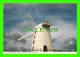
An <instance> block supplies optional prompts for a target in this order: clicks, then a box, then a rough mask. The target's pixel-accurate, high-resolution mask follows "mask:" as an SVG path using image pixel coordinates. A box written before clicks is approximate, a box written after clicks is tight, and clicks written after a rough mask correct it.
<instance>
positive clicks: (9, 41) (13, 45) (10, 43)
mask: <svg viewBox="0 0 80 57" xmlns="http://www.w3.org/2000/svg"><path fill="white" fill-rule="evenodd" d="M20 37H21V35H20V34H19V33H13V34H9V33H4V51H22V50H21V48H25V47H24V46H23V45H24V44H25V43H27V42H26V40H25V39H22V40H21V41H18V39H19V38H20Z"/></svg>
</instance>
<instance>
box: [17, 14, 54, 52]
mask: <svg viewBox="0 0 80 57" xmlns="http://www.w3.org/2000/svg"><path fill="white" fill-rule="evenodd" d="M29 15H30V16H31V14H30V13H29ZM31 19H32V20H33V22H34V19H33V18H32V16H31ZM34 23H35V22H34ZM35 25H36V23H35ZM50 26H51V24H50V23H49V22H48V21H44V22H42V23H41V24H39V25H37V26H35V27H34V30H35V31H34V32H32V33H30V34H28V35H25V36H23V37H21V38H20V39H18V40H21V39H23V38H26V37H27V36H29V35H31V34H34V36H33V42H32V51H40V52H41V51H42V52H47V51H53V48H52V42H51V35H50V31H49V28H50ZM36 29H37V31H36Z"/></svg>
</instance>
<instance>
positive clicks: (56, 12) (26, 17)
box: [4, 4, 77, 51]
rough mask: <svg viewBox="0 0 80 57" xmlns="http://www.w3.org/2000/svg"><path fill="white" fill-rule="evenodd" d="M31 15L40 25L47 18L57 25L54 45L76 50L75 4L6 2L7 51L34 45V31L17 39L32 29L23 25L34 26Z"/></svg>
mask: <svg viewBox="0 0 80 57" xmlns="http://www.w3.org/2000/svg"><path fill="white" fill-rule="evenodd" d="M32 18H33V19H34V21H35V22H36V24H37V25H38V24H39V23H41V22H43V21H45V20H47V21H49V22H50V23H52V24H53V25H52V26H51V27H56V28H58V31H57V32H51V37H52V44H53V47H54V48H55V49H64V50H67V51H76V48H77V44H76V21H77V19H76V4H4V51H25V50H26V49H27V48H31V43H32V37H33V35H30V36H29V37H27V38H25V39H23V40H21V41H19V42H18V41H17V39H19V38H20V37H22V36H24V35H26V34H28V33H29V32H25V31H23V29H24V28H27V27H31V28H34V27H35V24H34V22H33V20H32Z"/></svg>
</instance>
